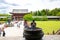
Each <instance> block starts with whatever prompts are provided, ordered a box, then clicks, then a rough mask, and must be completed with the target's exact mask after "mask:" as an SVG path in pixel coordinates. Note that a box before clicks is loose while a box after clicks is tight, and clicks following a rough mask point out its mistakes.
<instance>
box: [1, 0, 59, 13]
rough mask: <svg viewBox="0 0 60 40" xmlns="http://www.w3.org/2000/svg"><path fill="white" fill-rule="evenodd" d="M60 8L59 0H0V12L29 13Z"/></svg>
mask: <svg viewBox="0 0 60 40" xmlns="http://www.w3.org/2000/svg"><path fill="white" fill-rule="evenodd" d="M53 8H60V1H59V0H0V12H10V11H11V10H12V9H28V10H29V11H35V10H42V9H53Z"/></svg>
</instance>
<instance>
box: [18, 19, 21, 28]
mask: <svg viewBox="0 0 60 40" xmlns="http://www.w3.org/2000/svg"><path fill="white" fill-rule="evenodd" d="M21 24H22V21H20V20H18V23H17V27H18V28H20V25H21Z"/></svg>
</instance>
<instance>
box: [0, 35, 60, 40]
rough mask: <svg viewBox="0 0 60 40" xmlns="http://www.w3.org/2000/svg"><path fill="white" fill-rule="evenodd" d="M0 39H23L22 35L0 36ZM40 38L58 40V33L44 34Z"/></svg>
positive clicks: (59, 38) (59, 37)
mask: <svg viewBox="0 0 60 40" xmlns="http://www.w3.org/2000/svg"><path fill="white" fill-rule="evenodd" d="M0 40H25V38H23V37H22V36H14V37H0ZM42 40H60V35H44V37H43V38H42Z"/></svg>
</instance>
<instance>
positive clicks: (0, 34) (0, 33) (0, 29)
mask: <svg viewBox="0 0 60 40" xmlns="http://www.w3.org/2000/svg"><path fill="white" fill-rule="evenodd" d="M1 32H2V31H1V28H0V36H1Z"/></svg>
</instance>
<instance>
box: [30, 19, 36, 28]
mask: <svg viewBox="0 0 60 40" xmlns="http://www.w3.org/2000/svg"><path fill="white" fill-rule="evenodd" d="M31 28H36V22H35V20H33V21H32V23H31Z"/></svg>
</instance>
